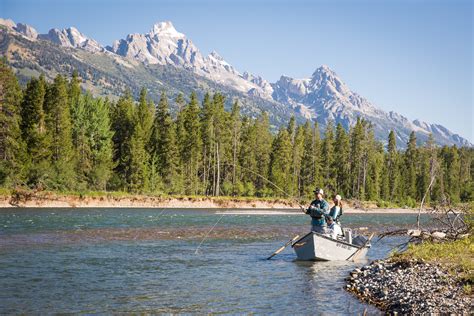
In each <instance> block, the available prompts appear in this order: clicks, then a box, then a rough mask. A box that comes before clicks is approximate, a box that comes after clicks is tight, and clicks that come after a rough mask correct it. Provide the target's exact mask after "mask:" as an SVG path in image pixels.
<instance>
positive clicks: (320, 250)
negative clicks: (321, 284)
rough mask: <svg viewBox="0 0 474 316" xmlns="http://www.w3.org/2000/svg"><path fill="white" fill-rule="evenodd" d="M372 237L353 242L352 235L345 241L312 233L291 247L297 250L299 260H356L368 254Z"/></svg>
mask: <svg viewBox="0 0 474 316" xmlns="http://www.w3.org/2000/svg"><path fill="white" fill-rule="evenodd" d="M371 237H372V236H371ZM371 237H370V238H369V239H367V238H365V237H363V236H358V237H356V238H354V240H352V238H351V236H350V233H349V234H347V233H346V238H345V239H342V238H341V239H333V238H331V237H329V236H326V235H322V234H319V233H316V232H310V233H308V234H306V235H305V236H303V237H301V238H300V239H298V240H296V241H294V242H293V243H292V244H291V247H292V248H293V249H294V250H295V252H296V256H297V257H298V260H305V261H309V260H313V261H332V260H356V259H360V258H362V257H364V256H365V255H366V254H367V251H368V250H369V248H370V239H371Z"/></svg>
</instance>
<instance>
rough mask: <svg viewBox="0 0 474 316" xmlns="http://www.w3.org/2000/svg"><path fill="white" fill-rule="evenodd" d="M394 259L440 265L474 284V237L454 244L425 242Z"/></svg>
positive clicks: (409, 248) (397, 255) (410, 247)
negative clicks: (417, 260)
mask: <svg viewBox="0 0 474 316" xmlns="http://www.w3.org/2000/svg"><path fill="white" fill-rule="evenodd" d="M394 258H396V259H400V260H405V259H406V260H409V259H421V260H424V261H426V262H433V263H440V264H442V265H443V266H445V267H447V268H448V270H449V271H450V272H451V273H452V274H453V276H455V277H457V278H459V279H460V280H462V281H465V282H466V283H467V284H469V285H473V284H474V236H472V235H471V236H469V237H466V238H463V239H460V240H456V241H452V242H443V243H433V242H425V243H423V244H419V245H410V246H409V247H408V249H407V250H406V251H405V252H403V253H401V254H396V255H394ZM469 287H470V286H469Z"/></svg>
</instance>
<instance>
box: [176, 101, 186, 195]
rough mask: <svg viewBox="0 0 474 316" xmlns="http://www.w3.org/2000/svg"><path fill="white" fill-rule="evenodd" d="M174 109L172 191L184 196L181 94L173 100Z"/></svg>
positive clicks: (183, 108) (184, 133)
mask: <svg viewBox="0 0 474 316" xmlns="http://www.w3.org/2000/svg"><path fill="white" fill-rule="evenodd" d="M174 103H175V107H176V108H177V109H178V111H177V113H176V120H175V122H174V125H175V135H176V151H177V157H176V162H177V163H176V173H177V174H176V177H175V179H174V181H173V191H174V192H175V193H179V194H184V192H185V183H184V177H185V165H184V161H183V157H184V156H185V153H184V152H185V150H186V147H185V143H184V140H185V138H186V137H185V136H186V130H185V128H184V110H185V107H186V101H185V100H184V96H183V94H181V93H180V94H178V95H177V97H176V99H175V100H174Z"/></svg>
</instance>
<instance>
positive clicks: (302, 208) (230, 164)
mask: <svg viewBox="0 0 474 316" xmlns="http://www.w3.org/2000/svg"><path fill="white" fill-rule="evenodd" d="M222 165H223V166H225V165H228V166H233V167H240V168H242V169H245V170H247V171H249V172H251V173H253V174H254V175H256V176H258V177H260V178H262V179H263V180H265V181H267V182H268V183H270V184H271V185H273V186H274V187H275V188H277V189H278V190H279V191H281V192H283V193H284V194H285V195H286V196H287V197H289V198H290V199H292V200H293V201H294V202H296V204H298V206H299V207H300V208H301V210H302V211H303V212H306V210H305V208H304V206H302V205H301V203H300V202H299V200H297V199H296V198H295V197H293V196H291V195H290V194H288V193H287V192H286V191H285V190H283V189H282V188H280V187H279V186H278V185H276V184H275V183H273V182H272V181H270V180H269V179H267V178H265V177H264V176H262V175H261V174H259V173H258V172H255V171H253V170H251V169H249V168H246V167H242V166H237V165H235V164H233V163H223V164H222ZM224 215H225V213H223V214H222V215H221V217H219V219H218V220H217V222H215V223H214V225H213V226H212V227H211V229H210V230H209V231H208V232H207V234H206V235H205V236H204V238H203V239H202V240H201V242H200V243H199V245H198V246H197V248H196V250H195V251H194V254H197V253H198V251H199V248H200V247H201V245H202V244H203V242H204V241H205V240H206V238H207V237H208V236H209V234H210V233H211V232H212V231H213V230H214V227H216V226H217V224H218V223H219V222H220V221H221V220H222V218H223V217H224Z"/></svg>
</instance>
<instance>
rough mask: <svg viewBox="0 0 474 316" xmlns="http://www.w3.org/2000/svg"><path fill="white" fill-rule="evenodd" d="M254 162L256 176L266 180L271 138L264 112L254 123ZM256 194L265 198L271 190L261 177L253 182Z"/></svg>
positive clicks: (268, 123) (267, 119) (266, 116)
mask: <svg viewBox="0 0 474 316" xmlns="http://www.w3.org/2000/svg"><path fill="white" fill-rule="evenodd" d="M254 129H255V148H254V153H255V160H256V169H252V170H256V171H257V173H258V174H260V175H263V176H265V175H266V177H267V178H268V176H269V170H270V153H271V150H272V142H273V136H272V134H271V132H270V120H269V117H268V114H267V113H266V112H264V113H262V115H261V116H260V117H259V118H258V119H257V120H256V121H255V126H254ZM254 185H255V190H256V194H257V195H258V196H267V195H269V194H270V193H271V192H272V191H273V189H272V188H270V186H269V185H268V182H267V181H265V180H264V179H263V178H262V177H257V178H256V179H255V182H254Z"/></svg>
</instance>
